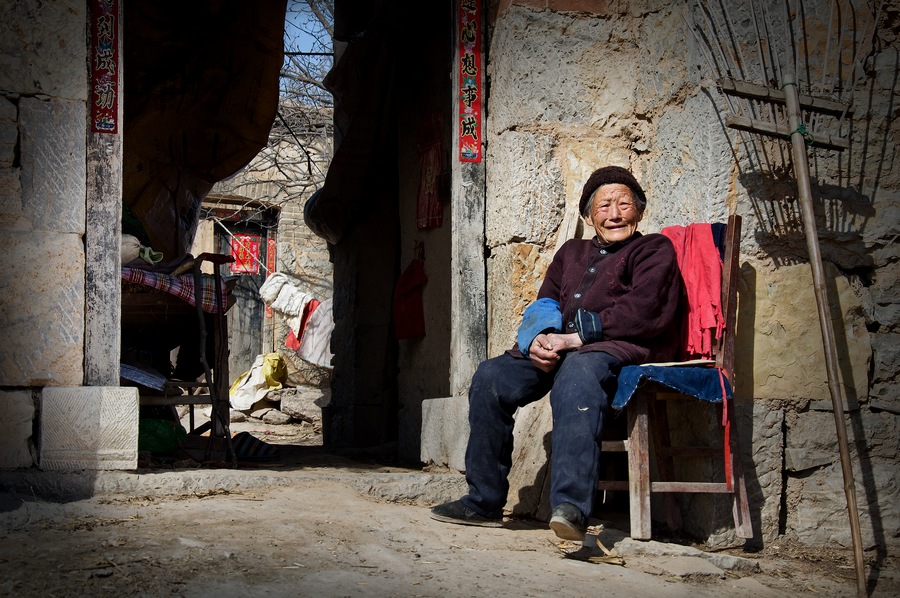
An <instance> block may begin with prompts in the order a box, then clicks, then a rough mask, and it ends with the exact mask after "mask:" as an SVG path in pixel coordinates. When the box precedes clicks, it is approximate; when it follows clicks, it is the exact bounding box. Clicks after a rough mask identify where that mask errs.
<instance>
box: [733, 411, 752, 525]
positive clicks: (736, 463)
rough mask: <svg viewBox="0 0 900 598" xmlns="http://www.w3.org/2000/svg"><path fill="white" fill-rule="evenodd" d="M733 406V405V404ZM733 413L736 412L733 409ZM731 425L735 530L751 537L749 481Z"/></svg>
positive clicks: (737, 440)
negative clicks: (746, 478) (745, 477)
mask: <svg viewBox="0 0 900 598" xmlns="http://www.w3.org/2000/svg"><path fill="white" fill-rule="evenodd" d="M732 407H733V405H732ZM731 413H732V414H733V413H734V410H733V409H732V411H731ZM727 425H729V426H731V434H730V436H731V463H732V471H733V473H734V501H733V504H732V508H731V510H732V514H733V515H734V531H735V534H736V535H737V537H738V538H744V539H749V538H752V537H753V522H752V521H751V520H750V503H749V501H748V500H747V483H746V481H745V480H744V463H743V459H742V458H741V442H740V439H739V438H738V431H737V430H736V429H735V428H736V426H732V421H731V420H729V422H728V424H727Z"/></svg>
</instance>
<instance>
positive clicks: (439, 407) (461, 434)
mask: <svg viewBox="0 0 900 598" xmlns="http://www.w3.org/2000/svg"><path fill="white" fill-rule="evenodd" d="M468 442H469V399H468V397H464V396H456V397H442V398H439V399H425V400H424V401H422V444H421V452H420V459H421V461H422V462H423V463H425V464H426V465H427V464H431V463H433V464H435V465H442V466H446V467H449V468H451V469H455V470H457V471H465V469H466V444H467V443H468Z"/></svg>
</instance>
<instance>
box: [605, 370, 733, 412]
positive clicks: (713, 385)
mask: <svg viewBox="0 0 900 598" xmlns="http://www.w3.org/2000/svg"><path fill="white" fill-rule="evenodd" d="M685 363H689V365H680V363H674V364H672V365H652V364H645V365H628V366H625V367H623V368H622V371H621V372H620V373H619V377H618V383H619V386H618V389H617V390H616V394H615V396H614V397H613V401H612V407H613V409H622V408H624V407H625V405H626V404H628V401H629V399H631V397H632V396H633V395H634V393H635V392H636V391H637V390H638V388H640V387H641V386H643V385H644V384H645V383H647V382H658V383H659V384H662V385H663V386H666V387H668V388H671V389H672V390H674V391H677V392H679V393H682V394H686V395H689V396H692V397H694V398H696V399H700V400H703V401H708V402H710V403H721V402H722V400H723V399H730V398H732V390H731V383H730V382H728V378H726V377H725V376H724V375H722V372H721V370H719V369H718V368H715V367H710V366H709V365H707V364H708V363H709V362H706V361H704V362H702V363H703V364H702V365H694V364H692V363H690V362H685Z"/></svg>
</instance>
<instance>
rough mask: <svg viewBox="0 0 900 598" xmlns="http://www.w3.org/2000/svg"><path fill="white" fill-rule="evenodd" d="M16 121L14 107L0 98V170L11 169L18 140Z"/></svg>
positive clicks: (16, 110)
mask: <svg viewBox="0 0 900 598" xmlns="http://www.w3.org/2000/svg"><path fill="white" fill-rule="evenodd" d="M18 120H19V115H18V109H17V108H16V105H15V104H13V103H12V102H10V101H9V100H7V99H6V98H3V97H0V169H2V168H12V167H13V162H14V161H15V156H16V142H17V141H18V138H19V124H18Z"/></svg>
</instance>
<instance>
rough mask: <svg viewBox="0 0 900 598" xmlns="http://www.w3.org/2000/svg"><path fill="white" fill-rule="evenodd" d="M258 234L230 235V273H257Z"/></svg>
mask: <svg viewBox="0 0 900 598" xmlns="http://www.w3.org/2000/svg"><path fill="white" fill-rule="evenodd" d="M259 242H260V237H259V235H234V236H232V237H231V256H232V257H233V258H234V261H233V262H231V273H232V274H259Z"/></svg>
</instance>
